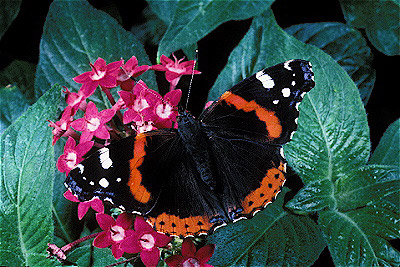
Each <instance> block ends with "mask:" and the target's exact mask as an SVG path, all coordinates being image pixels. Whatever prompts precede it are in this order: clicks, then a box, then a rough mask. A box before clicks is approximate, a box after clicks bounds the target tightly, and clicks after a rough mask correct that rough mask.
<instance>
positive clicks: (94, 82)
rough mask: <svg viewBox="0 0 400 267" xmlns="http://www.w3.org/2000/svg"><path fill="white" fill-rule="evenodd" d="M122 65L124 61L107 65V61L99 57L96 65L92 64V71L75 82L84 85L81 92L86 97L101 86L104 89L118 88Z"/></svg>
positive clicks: (77, 78) (80, 76) (75, 79)
mask: <svg viewBox="0 0 400 267" xmlns="http://www.w3.org/2000/svg"><path fill="white" fill-rule="evenodd" d="M122 64H123V60H120V61H116V62H112V63H110V64H108V65H106V61H105V60H104V59H102V58H100V57H99V58H98V59H97V60H96V61H95V62H94V64H92V63H90V66H91V67H92V70H91V71H88V72H85V73H82V74H81V75H78V76H76V77H75V78H74V79H73V80H74V81H75V82H77V83H82V84H83V85H82V87H81V89H80V90H82V91H83V94H84V95H85V96H86V97H89V96H90V95H92V94H93V93H94V91H95V90H96V88H97V86H99V85H100V86H101V87H104V88H112V87H116V86H117V74H118V71H119V68H120V67H121V66H122Z"/></svg>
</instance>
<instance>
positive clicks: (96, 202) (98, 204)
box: [64, 190, 104, 220]
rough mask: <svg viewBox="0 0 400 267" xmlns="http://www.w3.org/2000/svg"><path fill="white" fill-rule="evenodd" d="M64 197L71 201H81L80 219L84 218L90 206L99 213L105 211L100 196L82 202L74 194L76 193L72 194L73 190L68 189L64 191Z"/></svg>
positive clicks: (79, 207)
mask: <svg viewBox="0 0 400 267" xmlns="http://www.w3.org/2000/svg"><path fill="white" fill-rule="evenodd" d="M64 197H65V198H66V199H68V200H69V201H72V202H79V204H78V218H79V220H82V218H83V216H85V214H86V213H87V212H88V210H89V208H92V209H94V210H95V211H97V212H99V213H103V212H104V205H103V202H102V201H101V200H100V199H99V198H93V199H92V200H89V201H83V202H80V201H79V199H78V198H77V197H76V196H74V194H72V192H71V191H69V190H67V191H66V192H65V193H64Z"/></svg>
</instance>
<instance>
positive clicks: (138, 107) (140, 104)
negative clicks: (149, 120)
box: [133, 97, 150, 112]
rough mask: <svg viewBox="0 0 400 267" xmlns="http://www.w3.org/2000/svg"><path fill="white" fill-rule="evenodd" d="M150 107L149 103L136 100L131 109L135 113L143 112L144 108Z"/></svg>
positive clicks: (142, 99) (144, 100) (139, 99)
mask: <svg viewBox="0 0 400 267" xmlns="http://www.w3.org/2000/svg"><path fill="white" fill-rule="evenodd" d="M148 107H150V105H149V103H147V101H146V99H144V98H141V97H140V98H137V99H135V101H134V102H133V109H134V110H135V111H137V112H140V111H142V110H144V109H145V108H148Z"/></svg>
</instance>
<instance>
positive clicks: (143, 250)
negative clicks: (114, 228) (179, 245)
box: [121, 216, 172, 266]
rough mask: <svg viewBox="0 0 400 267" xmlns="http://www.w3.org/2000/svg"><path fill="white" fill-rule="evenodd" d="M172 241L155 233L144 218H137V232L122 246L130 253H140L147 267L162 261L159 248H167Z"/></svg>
mask: <svg viewBox="0 0 400 267" xmlns="http://www.w3.org/2000/svg"><path fill="white" fill-rule="evenodd" d="M171 240H172V238H171V237H169V236H166V235H164V234H161V233H158V232H156V231H154V229H153V228H152V227H151V226H150V224H148V223H147V222H146V221H145V220H144V219H143V217H140V216H137V217H136V220H135V231H134V233H133V234H132V235H131V236H129V237H127V238H126V239H125V240H124V241H123V242H122V244H121V248H122V249H123V250H124V251H125V252H128V253H138V252H140V258H141V259H142V262H143V263H144V265H146V266H156V265H157V264H158V261H159V260H160V254H161V253H160V250H159V249H158V248H159V247H165V246H166V245H168V243H169V242H170V241H171Z"/></svg>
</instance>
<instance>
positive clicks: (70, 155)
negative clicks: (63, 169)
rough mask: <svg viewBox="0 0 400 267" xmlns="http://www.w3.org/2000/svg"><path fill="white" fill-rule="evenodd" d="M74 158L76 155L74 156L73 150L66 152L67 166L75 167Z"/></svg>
mask: <svg viewBox="0 0 400 267" xmlns="http://www.w3.org/2000/svg"><path fill="white" fill-rule="evenodd" d="M76 158H77V156H76V153H75V152H69V153H68V154H67V157H66V159H67V166H68V168H70V169H73V168H74V167H75V165H76Z"/></svg>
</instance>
